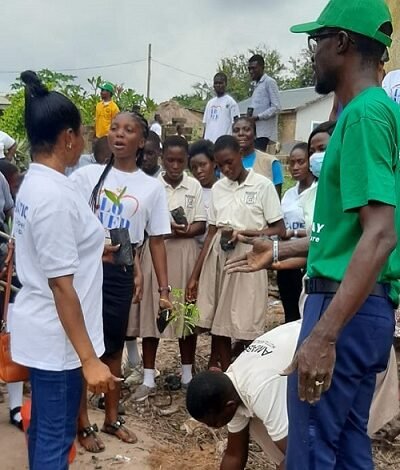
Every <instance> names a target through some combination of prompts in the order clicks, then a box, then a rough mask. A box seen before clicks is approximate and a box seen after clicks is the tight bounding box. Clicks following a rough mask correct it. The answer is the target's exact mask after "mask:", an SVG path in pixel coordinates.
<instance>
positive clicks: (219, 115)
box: [203, 95, 240, 142]
mask: <svg viewBox="0 0 400 470" xmlns="http://www.w3.org/2000/svg"><path fill="white" fill-rule="evenodd" d="M237 116H240V111H239V106H238V104H237V103H236V101H235V100H234V99H233V98H232V97H231V96H229V95H224V96H221V97H218V96H216V97H215V98H212V99H211V100H210V101H209V102H208V103H207V106H206V110H205V111H204V116H203V123H204V124H205V125H206V132H205V134H204V138H205V139H209V140H211V142H215V141H216V140H217V139H218V137H221V135H232V124H233V120H234V118H235V117H237Z"/></svg>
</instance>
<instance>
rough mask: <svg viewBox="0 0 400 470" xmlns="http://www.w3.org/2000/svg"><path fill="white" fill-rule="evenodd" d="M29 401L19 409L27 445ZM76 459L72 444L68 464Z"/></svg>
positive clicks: (29, 415)
mask: <svg viewBox="0 0 400 470" xmlns="http://www.w3.org/2000/svg"><path fill="white" fill-rule="evenodd" d="M31 404H32V403H31V400H27V401H26V402H25V403H24V404H23V405H22V407H21V416H22V427H23V428H24V433H25V438H26V443H27V444H28V438H29V436H28V429H29V424H30V422H31ZM75 457H76V446H75V442H74V443H73V444H72V447H71V450H70V451H69V457H68V462H69V463H72V462H73V461H74V460H75Z"/></svg>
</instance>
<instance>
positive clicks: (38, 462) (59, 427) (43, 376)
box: [28, 368, 82, 470]
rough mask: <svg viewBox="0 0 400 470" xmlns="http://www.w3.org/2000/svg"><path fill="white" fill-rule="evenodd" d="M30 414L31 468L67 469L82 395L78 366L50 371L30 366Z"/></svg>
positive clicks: (32, 469) (80, 373) (29, 448)
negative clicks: (60, 370)
mask: <svg viewBox="0 0 400 470" xmlns="http://www.w3.org/2000/svg"><path fill="white" fill-rule="evenodd" d="M30 380H31V387H32V413H31V422H30V426H29V431H28V433H29V442H28V452H29V468H30V470H66V469H68V454H69V451H70V449H71V446H72V443H73V442H74V439H75V436H76V431H77V422H78V414H79V404H80V400H81V394H82V371H81V369H80V368H79V369H73V370H66V371H62V372H53V371H46V370H40V369H30Z"/></svg>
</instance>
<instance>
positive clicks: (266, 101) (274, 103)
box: [247, 54, 281, 152]
mask: <svg viewBox="0 0 400 470" xmlns="http://www.w3.org/2000/svg"><path fill="white" fill-rule="evenodd" d="M264 66H265V63H264V59H263V57H262V56H260V55H258V54H256V55H253V56H252V57H251V58H250V60H249V65H248V70H249V74H250V77H251V79H252V88H253V94H252V97H251V107H250V108H249V109H248V111H247V114H248V116H249V117H251V118H252V120H253V121H254V123H255V125H256V134H257V138H256V144H255V147H256V149H258V150H261V151H262V152H265V151H266V150H267V146H268V145H269V144H270V143H275V142H276V141H277V140H278V113H279V111H280V110H281V101H280V98H279V88H278V85H277V83H276V81H275V80H274V79H273V78H272V77H270V76H269V75H267V74H266V73H265V72H264Z"/></svg>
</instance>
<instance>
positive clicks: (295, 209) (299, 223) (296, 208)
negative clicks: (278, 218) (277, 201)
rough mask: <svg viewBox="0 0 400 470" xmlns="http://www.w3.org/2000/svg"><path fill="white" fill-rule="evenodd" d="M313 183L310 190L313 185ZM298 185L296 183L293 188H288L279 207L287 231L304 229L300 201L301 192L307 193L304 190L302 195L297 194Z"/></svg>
mask: <svg viewBox="0 0 400 470" xmlns="http://www.w3.org/2000/svg"><path fill="white" fill-rule="evenodd" d="M315 184H316V182H315V181H314V182H313V183H312V184H311V186H310V188H311V187H312V186H313V185H315ZM299 187H300V184H299V183H297V184H296V185H295V186H294V187H293V188H290V189H288V190H287V191H286V193H285V194H284V195H283V198H282V202H281V206H282V212H283V217H284V219H285V225H286V228H287V229H291V230H299V229H304V228H305V226H306V225H305V218H304V211H303V207H302V206H301V203H300V199H301V195H302V194H303V192H305V191H307V189H309V188H307V189H305V190H304V191H303V192H302V193H299Z"/></svg>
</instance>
